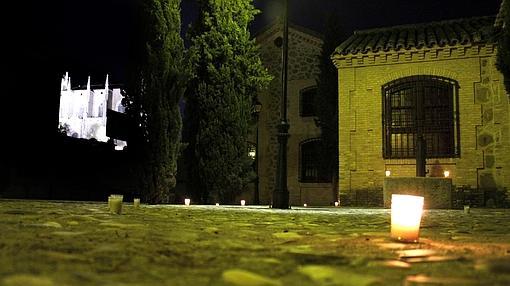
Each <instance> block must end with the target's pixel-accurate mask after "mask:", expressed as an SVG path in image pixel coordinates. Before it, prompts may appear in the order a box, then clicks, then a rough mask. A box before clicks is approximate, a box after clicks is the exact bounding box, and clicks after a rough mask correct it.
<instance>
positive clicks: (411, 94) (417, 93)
mask: <svg viewBox="0 0 510 286" xmlns="http://www.w3.org/2000/svg"><path fill="white" fill-rule="evenodd" d="M382 93H383V106H384V112H383V130H384V138H383V140H384V144H383V153H384V158H415V155H416V140H417V138H418V135H419V134H423V138H424V139H425V143H426V148H427V158H441V157H443V158H444V157H456V156H458V155H459V154H460V153H459V147H460V145H459V121H458V118H459V117H458V108H457V106H458V98H457V93H458V84H457V82H456V81H453V80H450V79H447V78H443V77H437V76H411V77H405V78H402V79H398V80H395V81H392V82H390V83H388V84H386V85H384V86H383V88H382Z"/></svg>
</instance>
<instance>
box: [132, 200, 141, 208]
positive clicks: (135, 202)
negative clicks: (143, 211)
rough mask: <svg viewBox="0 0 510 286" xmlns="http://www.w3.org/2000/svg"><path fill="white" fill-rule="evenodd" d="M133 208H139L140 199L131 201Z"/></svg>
mask: <svg viewBox="0 0 510 286" xmlns="http://www.w3.org/2000/svg"><path fill="white" fill-rule="evenodd" d="M133 206H134V207H135V208H138V207H140V199H138V198H135V199H133Z"/></svg>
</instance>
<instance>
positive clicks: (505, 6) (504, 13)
mask: <svg viewBox="0 0 510 286" xmlns="http://www.w3.org/2000/svg"><path fill="white" fill-rule="evenodd" d="M500 13H501V14H500V15H499V16H501V17H502V18H501V26H502V31H501V35H500V37H499V43H498V57H497V62H496V66H497V67H498V70H499V71H501V73H502V74H503V76H504V83H505V89H506V92H507V93H510V1H508V0H506V1H503V2H502V4H501V11H500Z"/></svg>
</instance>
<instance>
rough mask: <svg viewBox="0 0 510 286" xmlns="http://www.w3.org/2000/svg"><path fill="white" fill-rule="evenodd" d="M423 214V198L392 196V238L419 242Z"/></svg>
mask: <svg viewBox="0 0 510 286" xmlns="http://www.w3.org/2000/svg"><path fill="white" fill-rule="evenodd" d="M422 213H423V197H419V196H411V195H395V194H394V195H391V237H392V238H394V239H397V240H399V241H404V242H418V238H419V233H420V222H421V216H422Z"/></svg>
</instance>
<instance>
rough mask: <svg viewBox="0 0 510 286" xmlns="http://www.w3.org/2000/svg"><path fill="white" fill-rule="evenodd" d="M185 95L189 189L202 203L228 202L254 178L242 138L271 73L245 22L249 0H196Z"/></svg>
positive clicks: (250, 12)
mask: <svg viewBox="0 0 510 286" xmlns="http://www.w3.org/2000/svg"><path fill="white" fill-rule="evenodd" d="M198 4H199V16H198V20H197V22H196V23H195V24H194V26H193V27H192V29H191V47H190V50H189V53H190V57H191V64H192V71H193V80H192V84H191V85H190V90H189V93H188V96H187V105H186V110H187V111H186V113H187V114H189V118H188V119H187V120H186V122H187V124H189V130H188V132H189V136H190V137H189V139H188V141H189V146H188V148H190V149H189V154H190V156H191V158H190V160H191V162H192V163H191V171H190V172H189V174H190V176H191V178H192V179H191V180H190V183H191V184H192V186H191V188H192V189H193V190H194V198H195V199H196V200H200V201H202V202H217V201H219V202H222V203H232V201H233V199H234V197H235V195H236V194H239V193H240V192H241V191H242V189H243V187H244V186H245V185H246V184H247V182H248V181H249V180H250V179H252V177H253V175H254V174H253V170H252V167H251V161H250V159H249V157H248V152H247V150H248V146H247V140H248V135H249V130H250V123H251V122H252V121H251V118H252V115H251V111H252V106H253V103H254V102H255V98H256V95H257V91H258V90H259V89H260V88H262V87H264V86H266V85H267V83H268V82H269V80H270V77H269V75H268V73H267V71H266V69H265V68H264V67H263V66H262V62H261V60H260V57H259V53H258V48H257V46H256V44H255V42H254V40H252V39H250V33H249V31H248V25H249V24H250V22H251V21H252V20H253V18H254V16H255V15H256V14H257V13H258V11H257V10H256V9H255V8H254V7H253V5H252V0H238V1H231V0H199V1H198Z"/></svg>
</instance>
